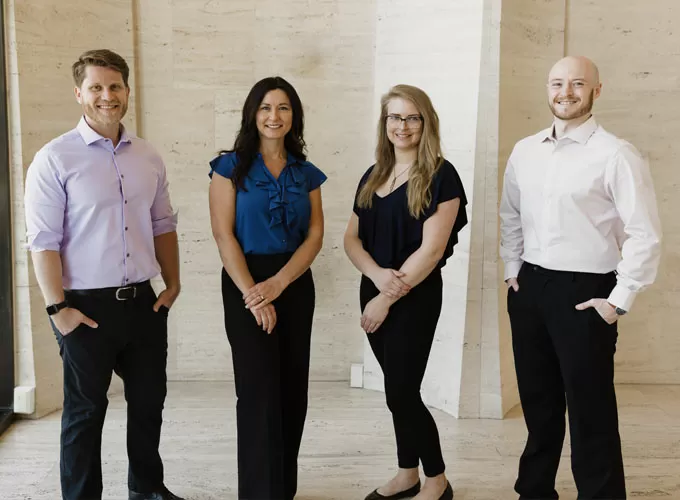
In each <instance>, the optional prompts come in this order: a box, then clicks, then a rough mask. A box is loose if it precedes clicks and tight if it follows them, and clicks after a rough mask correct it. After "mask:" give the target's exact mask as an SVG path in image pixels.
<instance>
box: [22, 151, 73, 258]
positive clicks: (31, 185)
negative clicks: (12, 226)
mask: <svg viewBox="0 0 680 500" xmlns="http://www.w3.org/2000/svg"><path fill="white" fill-rule="evenodd" d="M25 185H26V191H25V194H24V204H25V215H26V239H27V245H26V247H27V248H28V249H29V250H31V251H32V252H39V251H43V250H53V251H59V250H60V248H61V243H62V240H63V233H64V227H63V226H64V211H65V209H66V191H65V189H64V186H63V184H62V181H61V179H60V176H59V172H58V169H57V167H56V165H55V163H54V161H53V158H52V156H51V155H50V153H49V151H48V150H47V148H43V149H41V150H40V151H39V152H38V153H37V154H36V155H35V158H34V160H33V162H32V163H31V165H30V167H28V171H27V173H26V183H25Z"/></svg>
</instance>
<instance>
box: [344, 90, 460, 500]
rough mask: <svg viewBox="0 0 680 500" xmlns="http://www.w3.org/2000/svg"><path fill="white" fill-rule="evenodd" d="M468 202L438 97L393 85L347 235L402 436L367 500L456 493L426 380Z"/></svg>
mask: <svg viewBox="0 0 680 500" xmlns="http://www.w3.org/2000/svg"><path fill="white" fill-rule="evenodd" d="M466 204H467V200H466V197H465V191H464V189H463V185H462V183H461V180H460V177H459V176H458V173H457V172H456V169H455V168H454V167H453V165H452V164H451V163H449V162H448V161H446V160H445V159H444V158H443V156H442V150H441V144H440V139H439V118H438V117H437V113H436V112H435V110H434V108H433V106H432V102H431V101H430V99H429V97H428V96H427V94H425V92H423V91H422V90H420V89H419V88H416V87H412V86H409V85H397V86H395V87H393V88H391V89H390V91H389V92H388V93H387V94H386V95H385V96H383V98H382V101H381V113H380V120H379V122H378V145H377V148H376V162H375V165H373V166H372V167H371V168H369V169H368V171H367V172H366V173H365V174H364V176H363V178H362V179H361V181H360V183H359V187H358V189H357V194H356V198H355V201H354V212H353V213H352V216H351V218H350V220H349V224H348V226H347V231H346V232H345V241H344V242H345V252H346V253H347V255H348V256H349V258H350V260H351V261H352V263H353V264H354V266H355V267H356V268H357V269H358V270H359V271H360V272H361V274H362V277H361V287H360V293H359V295H360V303H361V310H362V316H361V327H362V329H363V330H364V331H365V332H366V334H367V335H368V340H369V343H370V344H371V348H372V350H373V353H374V354H375V356H376V358H377V359H378V362H379V363H380V366H381V368H382V370H383V374H384V376H385V397H386V399H387V406H388V408H389V409H390V411H391V412H392V420H393V423H394V431H395V434H396V441H397V457H398V465H399V470H398V472H397V474H396V476H395V477H394V478H392V479H391V480H390V481H388V482H387V483H386V484H384V485H383V486H381V487H380V488H378V489H376V490H374V491H373V492H372V493H370V494H369V495H368V496H367V497H366V500H378V499H386V498H387V499H393V500H395V499H399V498H411V497H415V499H417V500H451V499H452V498H453V490H452V488H451V485H450V484H449V482H448V481H447V479H446V476H445V474H444V469H445V466H444V460H443V458H442V451H441V445H440V443H439V433H438V432H437V426H436V424H435V422H434V419H433V418H432V415H431V414H430V412H429V411H428V409H427V407H426V406H425V404H424V403H423V400H422V398H421V396H420V386H421V383H422V380H423V376H424V374H425V368H426V366H427V360H428V357H429V354H430V349H431V347H432V341H433V339H434V333H435V329H436V327H437V321H438V319H439V313H440V310H441V306H442V277H441V268H442V267H443V266H444V264H445V263H446V260H447V258H448V257H450V256H451V255H452V253H453V247H454V245H455V244H456V243H457V242H458V232H459V231H460V230H461V229H462V228H463V227H464V226H465V224H467V216H466V214H465V205H466ZM419 464H422V466H423V472H424V474H425V482H424V484H423V485H422V488H421V483H420V475H419V469H418V466H419Z"/></svg>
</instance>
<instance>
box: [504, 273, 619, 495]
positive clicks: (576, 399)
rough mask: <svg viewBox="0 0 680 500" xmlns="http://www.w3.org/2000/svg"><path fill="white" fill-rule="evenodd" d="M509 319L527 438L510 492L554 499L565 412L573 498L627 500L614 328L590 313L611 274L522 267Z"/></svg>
mask: <svg viewBox="0 0 680 500" xmlns="http://www.w3.org/2000/svg"><path fill="white" fill-rule="evenodd" d="M518 281H519V291H518V292H514V291H513V290H512V289H510V290H509V291H508V312H509V315H510V323H511V327H512V345H513V351H514V355H515V369H516V372H517V383H518V386H519V394H520V399H521V402H522V408H523V410H524V418H525V421H526V425H527V429H528V431H529V437H528V441H527V444H526V448H525V450H524V453H523V454H522V457H521V459H520V463H519V475H518V478H517V482H516V484H515V490H516V491H517V492H518V493H519V494H520V498H521V499H552V498H558V495H557V492H556V491H555V475H556V474H557V467H558V465H559V461H560V453H561V451H562V445H563V442H564V434H565V409H566V408H567V407H568V408H569V430H570V434H571V468H572V472H573V474H574V480H575V482H576V487H577V488H578V498H579V499H584V500H585V499H616V500H620V499H625V498H626V487H625V480H624V472H623V459H622V456H621V439H620V437H619V430H618V414H617V408H616V394H615V391H614V353H615V351H616V338H617V326H616V323H615V324H613V325H608V324H607V323H606V322H605V321H604V320H603V319H602V318H601V317H600V315H599V314H598V313H597V311H596V310H595V309H593V308H590V309H586V310H584V311H577V310H576V309H575V308H574V306H575V305H576V304H578V303H580V302H585V301H587V300H589V299H591V298H606V297H608V296H609V293H610V292H611V290H612V289H613V288H614V286H615V285H616V276H615V274H614V273H613V272H612V273H609V274H604V275H603V274H590V273H575V272H562V271H549V270H546V269H543V268H541V267H538V266H534V265H532V264H529V263H525V264H524V265H523V266H522V269H521V271H520V273H519V277H518Z"/></svg>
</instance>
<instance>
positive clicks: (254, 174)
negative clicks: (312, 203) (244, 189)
mask: <svg viewBox="0 0 680 500" xmlns="http://www.w3.org/2000/svg"><path fill="white" fill-rule="evenodd" d="M265 168H266V167H265V166H264V165H262V164H259V165H256V166H255V168H253V169H252V170H251V171H250V173H249V175H250V177H251V179H253V181H254V182H255V186H256V187H257V188H258V189H264V190H265V191H267V193H268V194H269V212H270V214H271V219H270V221H269V228H270V229H271V228H273V227H276V226H278V225H280V224H284V225H285V226H286V227H287V228H288V229H289V230H292V229H293V228H294V227H295V223H296V221H297V219H298V215H297V213H296V212H295V209H294V207H293V203H292V202H293V201H294V200H295V199H297V198H299V197H300V196H301V195H306V194H307V190H306V189H305V176H304V175H303V174H302V172H301V171H300V169H299V168H298V167H297V165H291V164H289V165H288V166H286V168H284V170H283V171H282V172H281V177H279V181H278V182H277V181H276V180H275V179H274V177H273V176H272V175H271V174H270V173H269V172H265ZM282 178H283V182H281V179H282Z"/></svg>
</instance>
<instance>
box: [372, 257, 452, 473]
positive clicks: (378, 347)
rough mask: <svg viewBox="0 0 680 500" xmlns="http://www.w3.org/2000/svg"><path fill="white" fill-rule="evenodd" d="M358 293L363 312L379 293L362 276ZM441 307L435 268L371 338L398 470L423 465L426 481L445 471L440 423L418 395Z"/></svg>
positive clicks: (392, 311) (439, 289) (440, 277)
mask: <svg viewBox="0 0 680 500" xmlns="http://www.w3.org/2000/svg"><path fill="white" fill-rule="evenodd" d="M359 293H360V302H361V310H362V311H363V310H364V308H365V307H366V304H368V302H369V301H370V300H371V299H373V298H374V297H375V296H377V295H378V293H379V291H378V289H377V288H376V287H375V285H374V284H373V283H372V282H371V280H370V279H368V278H367V277H366V276H362V277H361V287H360V292H359ZM441 307H442V276H441V272H440V271H439V270H438V269H437V270H435V271H433V272H432V274H430V275H429V276H428V277H427V278H425V280H423V281H422V282H421V283H420V284H418V286H416V287H414V288H413V289H411V291H410V292H409V293H408V294H407V295H405V296H404V297H402V298H401V299H399V300H398V301H397V302H395V303H394V305H392V307H391V308H390V312H389V314H388V315H387V318H386V319H385V321H384V322H383V324H382V325H380V328H378V329H377V330H376V331H375V332H373V333H369V334H368V341H369V343H370V345H371V350H372V351H373V354H375V357H376V358H377V360H378V363H379V364H380V367H381V368H382V371H383V375H384V377H385V398H386V400H387V407H388V408H389V409H390V412H392V421H393V424H394V433H395V435H396V440H397V458H398V462H399V467H400V468H402V469H412V468H415V467H418V465H419V463H420V462H422V465H423V471H424V473H425V475H426V476H427V477H434V476H437V475H439V474H441V473H443V472H444V469H445V466H444V459H443V458H442V450H441V445H440V443H439V432H438V431H437V424H436V423H435V421H434V419H433V418H432V415H431V414H430V411H429V410H428V409H427V407H426V406H425V403H423V400H422V397H421V396H420V386H421V384H422V382H423V377H424V376H425V369H426V368H427V360H428V358H429V356H430V349H431V348H432V342H433V340H434V333H435V330H436V328H437V321H438V320H439V314H440V313H441Z"/></svg>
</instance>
